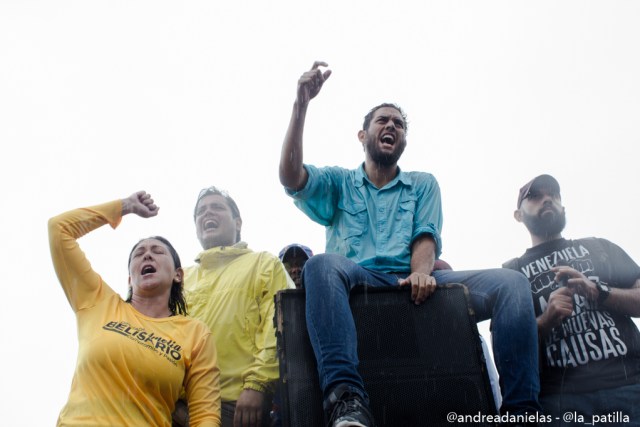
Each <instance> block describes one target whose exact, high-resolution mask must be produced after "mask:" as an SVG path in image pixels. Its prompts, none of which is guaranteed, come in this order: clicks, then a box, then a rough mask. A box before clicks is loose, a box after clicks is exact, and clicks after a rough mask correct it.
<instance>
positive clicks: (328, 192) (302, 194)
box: [279, 62, 540, 427]
mask: <svg viewBox="0 0 640 427" xmlns="http://www.w3.org/2000/svg"><path fill="white" fill-rule="evenodd" d="M326 66H327V64H326V63H323V62H316V63H314V65H313V67H312V68H311V70H309V71H307V72H305V73H303V74H302V76H301V77H300V78H299V80H298V85H297V94H296V99H295V102H294V105H293V111H292V113H291V118H290V122H289V127H288V129H287V133H286V135H285V140H284V143H283V146H282V151H281V157H280V169H279V172H280V182H281V184H282V185H283V186H284V188H285V191H286V193H287V194H288V195H289V196H291V197H292V198H293V199H294V203H295V204H296V206H297V207H298V208H299V209H301V210H302V211H303V212H304V213H305V214H306V215H307V216H308V217H309V218H310V219H312V220H313V221H315V222H317V223H319V224H322V225H324V226H325V227H326V237H327V242H326V250H325V253H323V254H318V255H315V256H313V257H312V258H311V259H309V260H308V261H307V263H306V264H305V268H304V271H303V276H304V278H303V279H304V287H305V290H306V322H307V331H308V333H309V338H310V342H311V346H312V348H313V351H314V354H315V357H316V362H317V366H318V378H319V380H320V387H321V389H322V393H323V400H324V402H323V404H324V409H325V414H326V417H327V419H328V420H329V425H331V426H334V427H335V426H373V425H375V421H374V420H373V417H372V415H371V411H370V409H369V399H368V395H367V393H366V390H365V387H364V384H363V381H362V377H361V376H360V374H359V373H358V369H357V367H358V352H357V339H356V330H355V326H354V322H353V317H352V314H351V310H350V307H349V293H350V291H351V289H353V288H354V287H355V286H356V285H359V284H366V285H369V286H409V287H410V288H411V298H412V300H413V301H414V302H415V303H416V304H420V303H422V302H423V301H424V300H425V299H426V298H427V297H429V295H431V294H432V293H433V292H434V291H435V292H437V291H436V288H437V285H438V284H445V283H454V282H455V283H463V284H465V285H466V286H467V287H468V289H469V295H470V302H471V305H472V307H473V309H474V312H475V315H476V319H477V320H478V321H482V320H485V319H489V318H491V319H492V332H493V334H492V335H493V349H494V355H495V359H496V362H497V367H498V371H499V373H500V377H501V382H502V385H503V387H502V395H503V400H502V406H501V412H503V413H505V414H506V413H509V414H511V415H520V417H519V418H523V417H525V414H535V413H536V412H537V411H538V410H539V409H540V406H539V403H538V390H539V375H538V341H537V330H536V323H535V316H534V312H533V304H532V303H531V297H530V291H529V285H528V283H527V280H526V278H525V277H524V276H522V274H519V273H516V272H513V271H510V270H507V269H491V270H476V271H453V270H434V263H435V260H436V259H437V258H439V255H440V252H441V250H442V240H441V237H440V230H441V227H442V204H441V199H440V188H439V186H438V183H437V181H436V179H435V177H434V176H433V175H431V174H429V173H426V172H405V171H402V170H400V168H399V167H398V160H399V159H400V157H401V155H402V153H403V150H404V148H405V146H406V131H407V120H406V116H405V114H404V112H403V111H402V110H401V109H400V107H398V106H397V105H395V104H389V103H385V104H381V105H378V106H376V107H374V108H372V109H371V110H370V111H369V113H368V114H367V115H366V116H365V119H364V123H363V126H362V129H361V130H360V131H358V140H359V141H360V143H361V144H362V148H363V150H364V163H362V164H361V165H360V166H359V167H356V168H355V169H351V170H350V169H345V168H341V167H337V166H336V167H323V168H319V167H315V166H313V165H309V164H305V163H304V162H303V159H302V153H303V146H302V139H303V130H304V123H305V117H306V113H307V108H308V106H309V102H310V100H311V99H312V98H314V97H315V96H316V95H317V94H318V93H319V92H320V90H321V88H322V86H323V85H324V83H325V82H326V80H327V79H328V78H329V76H330V75H331V71H330V70H323V69H321V68H324V67H326ZM389 321H394V320H393V319H389ZM534 416H535V415H534ZM387 422H391V423H393V420H387ZM445 422H446V420H444V419H443V420H442V423H445Z"/></svg>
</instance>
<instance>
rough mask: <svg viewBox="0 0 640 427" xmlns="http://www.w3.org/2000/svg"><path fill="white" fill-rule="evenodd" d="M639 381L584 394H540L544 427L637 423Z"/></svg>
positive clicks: (639, 414)
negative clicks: (546, 418) (548, 418)
mask: <svg viewBox="0 0 640 427" xmlns="http://www.w3.org/2000/svg"><path fill="white" fill-rule="evenodd" d="M639 402H640V384H631V385H625V386H621V387H617V388H606V389H601V390H595V391H591V392H587V393H564V394H551V395H543V396H542V397H540V403H541V404H542V408H543V410H544V414H545V415H548V416H550V417H551V422H549V423H545V424H544V425H545V427H547V426H549V427H568V426H585V425H602V426H607V427H622V426H625V427H626V426H634V427H638V426H640V403H639Z"/></svg>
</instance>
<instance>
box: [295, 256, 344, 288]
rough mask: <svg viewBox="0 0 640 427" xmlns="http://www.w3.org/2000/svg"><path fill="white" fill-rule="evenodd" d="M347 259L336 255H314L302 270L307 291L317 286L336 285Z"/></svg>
mask: <svg viewBox="0 0 640 427" xmlns="http://www.w3.org/2000/svg"><path fill="white" fill-rule="evenodd" d="M344 260H345V258H344V257H342V256H340V255H336V254H318V255H314V256H312V257H311V258H309V260H308V261H307V262H306V264H305V265H304V269H303V270H302V280H303V286H304V287H305V288H306V289H310V288H314V287H316V286H323V287H326V286H327V283H335V282H336V278H337V277H339V276H340V274H339V272H340V271H342V269H343V264H344Z"/></svg>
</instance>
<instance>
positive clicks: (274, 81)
mask: <svg viewBox="0 0 640 427" xmlns="http://www.w3.org/2000/svg"><path fill="white" fill-rule="evenodd" d="M639 22H640V2H635V1H612V0H610V1H598V2H595V1H583V0H580V1H557V0H554V1H546V0H542V1H529V2H524V1H515V0H505V1H479V0H469V1H444V0H443V1H418V0H411V1H401V0H399V1H395V2H389V1H379V0H367V1H335V0H328V1H323V2H308V1H293V0H291V1H258V0H245V1H235V2H218V1H190V2H168V1H157V0H154V1H87V0H82V1H37V0H31V1H30V0H1V1H0V141H1V143H2V147H3V148H2V151H3V153H4V156H3V167H2V168H1V169H0V185H1V190H2V192H1V194H2V196H3V200H4V201H3V207H2V210H1V211H0V220H1V223H2V225H3V226H2V228H1V229H0V230H1V231H0V237H1V241H2V244H1V246H0V259H2V265H3V268H2V273H3V276H4V280H3V291H2V295H3V302H4V304H3V309H2V310H0V325H1V326H0V327H1V332H2V344H3V346H2V351H0V369H1V370H2V374H1V375H2V376H1V380H0V409H1V410H0V414H2V415H1V416H0V417H1V419H2V421H0V424H2V425H7V426H47V425H54V424H55V421H56V419H57V416H58V413H59V411H60V409H61V407H62V406H63V405H64V403H65V402H66V399H67V395H68V391H69V386H70V382H71V377H72V374H73V370H74V364H75V359H76V351H77V341H76V331H75V318H74V315H73V313H72V311H71V309H70V307H69V305H68V303H67V301H66V299H65V297H64V294H63V292H62V290H61V288H60V285H59V284H58V281H57V278H56V276H55V274H54V272H53V268H52V266H51V261H50V257H49V249H48V240H47V228H46V224H47V219H48V218H49V217H51V216H53V215H56V214H58V213H60V212H63V211H66V210H69V209H72V208H76V207H81V206H88V205H92V204H97V203H101V202H105V201H108V200H112V199H117V198H124V197H126V196H128V195H130V194H131V193H133V192H135V191H137V190H141V189H144V190H147V191H148V192H150V193H151V194H152V195H153V197H154V198H155V200H156V201H157V203H158V205H159V206H160V207H161V209H160V214H159V215H158V216H157V217H156V218H153V219H147V220H144V219H141V218H138V217H134V216H131V215H130V216H127V217H125V218H124V220H123V223H122V225H121V227H119V228H118V229H117V230H116V231H113V230H111V229H110V228H108V227H104V228H102V229H100V230H99V231H96V232H94V233H91V234H90V235H89V236H87V237H85V238H83V239H82V240H81V241H80V244H81V246H82V248H83V249H84V250H85V252H86V253H87V255H88V257H89V259H90V260H91V262H92V264H93V266H94V268H95V270H96V271H98V272H99V273H100V274H102V276H103V277H104V279H105V280H106V281H107V283H109V284H110V285H111V286H112V287H113V288H114V289H115V290H116V291H118V292H120V293H121V294H123V295H124V294H125V293H126V289H127V284H126V282H127V265H126V264H127V256H128V253H129V250H130V248H131V247H132V245H133V244H134V243H135V242H136V241H137V240H138V239H139V238H142V237H146V236H149V235H152V234H161V235H164V236H165V237H167V238H168V239H169V240H171V241H172V243H173V244H174V245H175V246H176V248H177V249H178V251H179V253H180V255H181V257H182V260H183V263H184V264H186V265H189V264H191V262H192V259H193V258H194V257H195V255H196V254H197V253H198V251H199V250H200V247H199V244H198V241H197V239H196V237H195V228H194V225H193V221H192V209H193V205H194V202H195V198H196V195H197V193H198V191H199V190H200V189H201V188H202V187H206V186H209V185H216V186H218V187H220V188H223V189H226V190H228V191H229V192H230V194H231V195H232V196H233V197H234V198H235V200H236V201H237V203H238V205H239V207H240V211H241V213H242V217H243V220H244V227H243V230H242V234H243V238H244V240H246V241H247V242H248V243H249V245H250V247H251V248H253V249H254V250H266V251H270V252H272V253H274V254H277V253H278V251H279V250H280V249H281V248H282V247H283V246H284V245H286V244H288V243H291V242H294V241H298V242H301V243H305V244H307V245H308V246H310V247H311V248H312V249H313V250H314V251H315V252H323V251H324V230H323V228H322V227H320V226H319V225H316V224H314V223H312V222H311V221H310V220H308V219H307V218H306V217H305V216H304V215H303V214H302V213H301V212H299V211H298V210H297V209H296V208H295V207H294V206H293V204H292V202H291V200H290V199H289V198H288V197H287V196H286V195H285V194H284V191H283V190H282V188H281V187H280V185H279V182H278V174H277V167H278V160H279V154H280V146H281V142H282V139H283V137H284V133H285V130H286V127H287V124H288V121H289V115H290V111H291V106H292V103H293V100H294V97H295V89H296V82H297V79H298V77H299V76H300V75H301V74H302V72H304V71H305V70H307V69H308V68H309V67H310V66H311V65H312V63H313V61H314V60H316V59H319V60H324V61H326V62H328V63H329V66H330V68H331V69H332V70H333V75H332V76H331V78H330V79H329V80H328V81H327V83H326V84H325V86H324V88H323V90H322V92H321V93H320V95H319V96H318V97H317V98H316V99H315V100H313V101H312V104H311V107H310V109H309V113H308V120H307V127H306V134H305V136H306V138H305V161H307V162H308V163H312V164H316V165H319V166H324V165H340V166H344V167H356V166H358V164H359V163H360V162H361V161H362V160H363V153H362V149H361V146H360V144H359V142H358V140H357V138H356V133H357V131H358V129H359V128H360V126H361V124H362V118H363V116H364V114H365V113H366V112H367V111H368V110H369V108H370V107H372V106H374V105H377V104H379V103H381V102H389V101H390V102H397V103H398V104H400V105H401V106H402V107H403V108H404V109H405V110H406V112H407V114H408V116H409V133H408V146H407V149H406V151H405V154H404V157H403V158H402V159H401V162H400V165H401V167H402V168H403V169H404V170H422V171H428V172H431V173H433V174H434V175H435V176H436V178H437V179H438V181H439V183H440V186H441V190H442V194H443V205H444V215H445V221H444V228H443V241H444V247H443V254H442V257H443V259H445V260H447V261H448V262H449V263H450V264H452V265H453V267H454V268H455V269H459V270H462V269H472V268H486V267H496V266H499V265H500V264H501V263H502V262H503V261H505V260H507V259H509V258H512V257H514V256H517V255H520V254H521V253H522V252H523V251H524V250H525V249H526V248H527V247H528V246H529V244H530V240H529V235H528V233H527V232H526V229H525V228H524V226H522V225H521V224H518V223H516V222H515V220H514V219H513V217H512V212H513V210H514V208H515V204H516V198H517V192H518V189H519V188H520V187H521V186H522V185H523V184H524V183H525V182H526V181H528V180H529V179H531V178H533V177H534V176H536V175H538V174H541V173H550V174H552V175H554V176H555V177H556V178H557V179H558V180H559V182H560V185H561V190H562V197H563V202H564V205H565V207H566V208H567V218H568V225H567V228H566V230H565V233H564V235H565V237H576V238H577V237H585V236H598V237H605V238H608V239H610V240H612V241H613V242H615V243H617V244H619V245H620V246H621V247H622V248H624V249H625V250H626V251H627V252H628V253H629V254H630V255H631V256H632V257H633V258H634V259H635V260H636V261H640V240H639V239H638V237H639V233H638V225H637V215H638V211H639V210H640V201H639V200H638V189H637V185H638V183H639V181H640V170H639V168H638V144H639V143H640V129H639V127H638V124H639V119H640V79H639V78H638V76H640V53H639V50H640V49H639V48H640V25H639ZM481 330H483V331H485V332H483V333H485V334H488V332H486V323H484V324H482V325H481Z"/></svg>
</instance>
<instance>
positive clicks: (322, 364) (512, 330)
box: [303, 254, 540, 414]
mask: <svg viewBox="0 0 640 427" xmlns="http://www.w3.org/2000/svg"><path fill="white" fill-rule="evenodd" d="M432 275H433V277H434V278H435V279H436V282H437V283H438V284H446V283H462V284H464V285H466V286H467V288H468V289H469V294H470V298H471V306H472V307H473V309H474V311H475V314H476V320H477V321H478V322H480V321H482V320H486V319H492V337H493V353H494V358H495V360H496V366H497V368H498V372H499V374H500V383H501V387H502V407H501V409H500V411H501V412H502V413H506V412H507V411H509V413H511V414H523V413H525V412H528V413H529V414H533V413H535V412H536V411H539V410H540V404H539V403H538V393H539V391H540V381H539V377H538V332H537V326H536V320H535V315H534V311H533V303H532V300H531V288H530V286H529V282H528V280H527V279H526V278H525V277H524V276H523V275H522V274H520V273H517V272H515V271H512V270H507V269H492V270H477V271H452V270H438V271H434V272H433V273H432ZM406 276H408V274H405V275H397V274H387V273H380V272H376V271H372V270H368V269H365V268H363V267H361V266H359V265H358V264H356V263H354V262H353V261H350V260H349V259H347V258H345V257H343V256H341V255H336V254H319V255H315V256H313V257H311V258H310V259H309V261H307V263H306V264H305V266H304V270H303V280H304V287H305V289H306V319H307V330H308V332H309V339H310V341H311V346H312V347H313V351H314V353H315V356H316V362H317V365H318V378H319V380H320V387H321V388H322V391H323V396H324V399H325V402H326V399H327V397H328V396H329V394H330V393H331V391H332V390H333V389H334V388H335V387H336V386H337V385H339V384H347V385H348V386H349V388H350V389H351V390H352V391H353V392H356V393H358V394H359V395H360V396H362V397H363V398H364V399H365V400H368V396H367V394H366V391H365V389H364V384H363V382H362V378H361V377H360V375H359V374H358V369H357V368H358V351H357V348H356V347H357V339H356V329H355V324H354V321H353V316H352V314H351V309H350V307H349V292H350V291H351V289H353V288H354V287H355V286H358V285H367V286H373V287H379V286H398V279H399V278H404V277H406Z"/></svg>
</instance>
